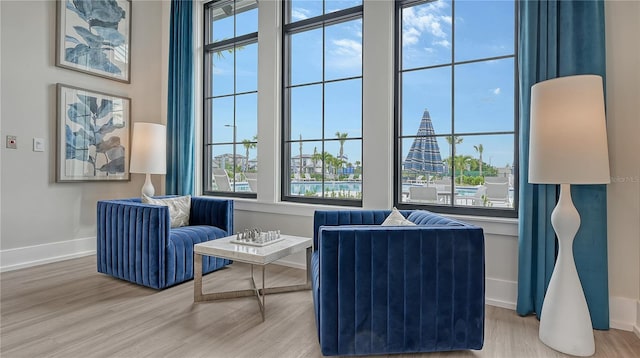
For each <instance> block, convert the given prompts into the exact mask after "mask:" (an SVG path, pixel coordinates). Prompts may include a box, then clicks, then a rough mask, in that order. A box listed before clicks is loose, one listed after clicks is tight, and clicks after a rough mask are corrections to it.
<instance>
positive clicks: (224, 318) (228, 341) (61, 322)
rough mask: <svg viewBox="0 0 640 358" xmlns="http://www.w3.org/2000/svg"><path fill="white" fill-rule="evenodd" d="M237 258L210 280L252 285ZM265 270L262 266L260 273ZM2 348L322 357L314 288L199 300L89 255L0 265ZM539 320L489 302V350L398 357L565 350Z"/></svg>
mask: <svg viewBox="0 0 640 358" xmlns="http://www.w3.org/2000/svg"><path fill="white" fill-rule="evenodd" d="M248 275H249V268H248V266H247V265H245V264H240V263H234V264H233V265H231V267H229V268H225V269H223V270H221V271H218V272H215V273H212V274H209V275H207V276H205V278H204V285H205V290H212V289H213V287H214V285H215V288H216V289H220V288H221V289H234V288H246V287H245V285H246V286H248V285H249V281H248ZM256 276H258V275H256ZM303 280H304V272H303V271H302V270H297V269H292V268H286V267H282V266H269V267H268V270H267V284H268V285H281V284H286V283H296V282H297V281H303ZM0 290H1V295H0V297H1V302H0V303H1V306H0V309H1V329H0V356H2V358H10V357H65V358H68V357H180V358H187V357H224V358H227V357H278V358H287V357H321V356H322V354H321V353H320V348H319V345H318V341H317V335H316V328H315V322H314V316H313V302H312V298H311V293H310V291H305V292H294V293H286V294H280V295H272V296H267V298H266V305H267V313H266V315H267V316H266V321H265V322H264V323H263V322H261V318H260V312H259V309H258V305H257V303H256V301H255V298H240V299H234V300H225V301H217V302H213V303H198V304H194V303H193V282H192V281H189V282H186V283H184V284H181V285H178V286H175V287H172V288H169V289H166V290H163V291H155V290H152V289H147V288H143V287H140V286H136V285H133V284H129V283H127V282H124V281H120V280H117V279H114V278H111V277H109V276H106V275H102V274H99V273H97V272H96V263H95V257H94V256H90V257H84V258H79V259H74V260H68V261H64V262H59V263H53V264H48V265H43V266H38V267H33V268H28V269H23V270H18V271H12V272H7V273H2V274H1V275H0ZM537 335H538V321H537V320H536V319H535V318H534V317H526V318H522V317H519V316H518V315H516V314H515V312H514V311H511V310H507V309H502V308H496V307H489V306H487V320H486V331H485V345H484V349H483V350H482V351H461V352H448V353H432V354H415V355H397V356H395V357H508V358H511V357H568V356H565V355H563V354H560V353H557V352H555V351H553V350H552V349H550V348H547V347H546V346H545V345H544V344H542V343H541V342H540V341H539V340H538V338H537ZM595 339H596V355H595V356H596V357H616V358H617V357H640V339H638V338H637V337H636V336H635V335H634V334H633V333H631V332H624V331H618V330H611V331H607V332H604V331H596V332H595Z"/></svg>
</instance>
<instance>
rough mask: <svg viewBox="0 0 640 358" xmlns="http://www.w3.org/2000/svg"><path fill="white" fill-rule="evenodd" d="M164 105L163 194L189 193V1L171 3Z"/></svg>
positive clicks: (192, 82) (191, 176) (191, 81)
mask: <svg viewBox="0 0 640 358" xmlns="http://www.w3.org/2000/svg"><path fill="white" fill-rule="evenodd" d="M170 16H171V19H170V25H169V27H170V29H169V31H170V33H169V88H168V97H169V98H168V106H167V176H166V193H167V194H179V195H186V194H193V189H194V183H193V180H194V160H195V159H194V156H195V148H194V145H195V132H194V128H195V111H194V110H195V97H194V92H195V78H194V76H195V75H194V64H193V61H194V46H193V2H192V1H185V0H172V1H171V15H170Z"/></svg>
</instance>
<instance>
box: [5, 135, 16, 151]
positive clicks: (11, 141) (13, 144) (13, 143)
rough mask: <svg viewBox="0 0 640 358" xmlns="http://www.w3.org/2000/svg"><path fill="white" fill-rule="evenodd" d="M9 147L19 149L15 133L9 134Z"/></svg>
mask: <svg viewBox="0 0 640 358" xmlns="http://www.w3.org/2000/svg"><path fill="white" fill-rule="evenodd" d="M7 148H9V149H18V137H16V136H14V135H8V136H7Z"/></svg>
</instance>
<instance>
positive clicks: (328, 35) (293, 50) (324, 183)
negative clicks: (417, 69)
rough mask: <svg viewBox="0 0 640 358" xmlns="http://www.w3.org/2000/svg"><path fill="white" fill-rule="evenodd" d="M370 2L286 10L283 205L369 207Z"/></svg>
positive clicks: (294, 5)
mask: <svg viewBox="0 0 640 358" xmlns="http://www.w3.org/2000/svg"><path fill="white" fill-rule="evenodd" d="M362 11H363V6H362V1H361V0H360V1H330V0H324V1H322V0H319V1H301V0H292V1H285V2H284V5H283V13H284V14H283V15H284V19H285V26H284V39H283V43H284V46H283V47H284V61H283V74H284V75H283V77H284V78H283V83H284V86H283V87H284V88H283V91H284V94H283V117H284V120H283V122H284V125H283V150H282V152H283V161H282V172H283V179H282V197H283V200H288V201H300V202H310V203H327V204H340V205H361V203H362Z"/></svg>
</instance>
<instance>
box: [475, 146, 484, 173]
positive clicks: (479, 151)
mask: <svg viewBox="0 0 640 358" xmlns="http://www.w3.org/2000/svg"><path fill="white" fill-rule="evenodd" d="M473 149H475V150H476V152H478V154H480V163H479V164H480V176H482V152H484V147H483V146H482V144H478V145H474V146H473Z"/></svg>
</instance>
